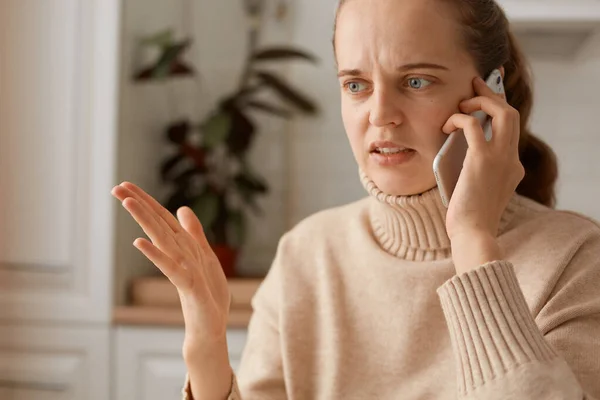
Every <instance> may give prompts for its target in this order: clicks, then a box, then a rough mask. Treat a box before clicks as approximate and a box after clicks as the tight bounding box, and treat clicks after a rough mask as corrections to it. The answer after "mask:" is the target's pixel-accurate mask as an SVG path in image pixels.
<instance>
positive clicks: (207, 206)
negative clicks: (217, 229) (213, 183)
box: [191, 191, 219, 230]
mask: <svg viewBox="0 0 600 400" xmlns="http://www.w3.org/2000/svg"><path fill="white" fill-rule="evenodd" d="M191 209H192V210H193V211H194V213H196V216H197V217H198V219H199V220H200V223H202V226H203V227H204V228H205V230H209V228H210V227H211V226H212V224H213V223H214V222H215V220H216V219H217V215H218V213H219V197H218V196H217V195H216V194H215V193H212V192H209V191H206V192H204V193H202V194H201V195H200V196H199V197H198V198H197V199H196V201H195V202H194V204H192V206H191Z"/></svg>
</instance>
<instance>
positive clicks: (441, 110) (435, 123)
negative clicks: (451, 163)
mask: <svg viewBox="0 0 600 400" xmlns="http://www.w3.org/2000/svg"><path fill="white" fill-rule="evenodd" d="M455 109H457V107H456V105H450V104H449V103H448V104H446V103H444V102H438V101H433V100H432V101H430V102H429V103H428V104H427V106H424V107H422V108H421V109H420V110H419V111H418V113H419V114H420V115H418V117H419V118H418V121H419V124H420V126H419V127H418V128H417V131H418V132H422V134H423V136H422V139H423V142H424V150H425V152H426V153H427V155H428V156H430V157H431V158H433V157H435V156H436V154H437V152H438V151H439V149H440V148H441V147H442V145H443V144H444V141H445V140H446V138H447V137H448V136H447V135H446V134H444V132H442V127H443V126H444V124H445V123H446V121H448V118H450V116H451V115H453V114H454V113H455V112H456V111H455Z"/></svg>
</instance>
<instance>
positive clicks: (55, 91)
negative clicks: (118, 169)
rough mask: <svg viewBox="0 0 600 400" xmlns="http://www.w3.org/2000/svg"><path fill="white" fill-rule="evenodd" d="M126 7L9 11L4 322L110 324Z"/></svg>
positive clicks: (0, 142)
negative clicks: (121, 43)
mask: <svg viewBox="0 0 600 400" xmlns="http://www.w3.org/2000/svg"><path fill="white" fill-rule="evenodd" d="M119 3H120V2H119V1H118V0H43V1H39V0H2V1H0V27H1V29H0V319H3V320H6V319H19V320H23V319H28V320H55V321H56V320H61V321H75V320H76V321H78V322H83V321H94V322H100V321H103V322H108V321H109V320H110V303H111V302H110V299H111V293H110V289H109V288H110V285H109V283H110V282H111V279H110V271H111V270H112V238H111V236H112V220H113V216H112V213H113V211H112V210H113V207H115V205H114V199H112V198H111V196H110V189H111V187H112V184H113V169H114V166H113V159H114V156H113V153H114V149H113V147H114V145H113V143H114V139H115V135H116V133H115V132H116V129H115V110H116V108H117V104H116V103H117V102H116V98H117V95H116V89H117V62H116V57H117V54H118V47H117V43H118V38H119V35H118V32H119V20H118V17H119ZM117 206H118V203H117Z"/></svg>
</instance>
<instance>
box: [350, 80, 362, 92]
mask: <svg viewBox="0 0 600 400" xmlns="http://www.w3.org/2000/svg"><path fill="white" fill-rule="evenodd" d="M346 88H347V89H348V90H349V91H350V92H351V93H359V92H360V91H361V90H364V85H363V84H362V83H360V82H348V83H346Z"/></svg>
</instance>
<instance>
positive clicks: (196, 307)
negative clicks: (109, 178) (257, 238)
mask: <svg viewBox="0 0 600 400" xmlns="http://www.w3.org/2000/svg"><path fill="white" fill-rule="evenodd" d="M111 193H112V195H113V196H114V197H116V198H117V199H119V200H120V201H121V203H122V204H123V207H124V208H125V209H126V210H127V211H128V212H129V213H130V214H131V216H132V217H133V218H134V219H135V220H136V221H137V223H138V224H139V225H140V227H141V228H142V229H143V230H144V232H145V233H146V235H148V238H149V239H150V240H147V239H144V238H138V239H136V240H135V241H134V242H133V245H134V246H135V247H136V248H138V249H139V250H140V251H141V252H142V253H143V254H144V255H145V256H146V257H147V258H148V259H149V260H150V261H152V263H154V265H156V267H158V268H159V269H160V270H161V271H162V272H163V274H165V276H166V277H167V278H169V280H170V281H171V282H172V283H173V284H174V285H175V287H176V288H177V291H178V293H179V298H180V300H181V305H182V310H183V316H184V319H185V332H186V339H185V340H186V344H187V345H190V346H193V347H194V348H205V347H206V348H209V347H210V346H212V344H213V343H222V342H223V340H224V338H225V335H226V330H227V320H228V316H229V305H230V301H231V296H230V292H229V286H228V284H227V279H226V277H225V274H224V273H223V270H222V268H221V265H220V264H219V260H218V259H217V257H216V256H215V254H214V252H213V251H212V249H211V247H210V245H209V243H208V241H207V240H206V236H205V235H204V231H203V229H202V225H201V224H200V221H199V220H198V218H197V217H196V215H195V214H194V212H193V211H192V210H191V209H190V208H188V207H182V208H180V209H179V210H177V218H175V217H174V216H173V215H172V214H171V213H170V212H169V211H168V210H166V209H165V208H164V207H163V206H161V205H160V203H159V202H158V201H156V200H155V199H154V198H152V197H151V196H150V195H149V194H147V193H146V192H144V191H143V190H142V189H141V188H139V187H138V186H136V185H134V184H133V183H129V182H124V183H122V184H120V185H118V186H115V187H114V188H113V190H112V192H111ZM192 343H193V345H192Z"/></svg>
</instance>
